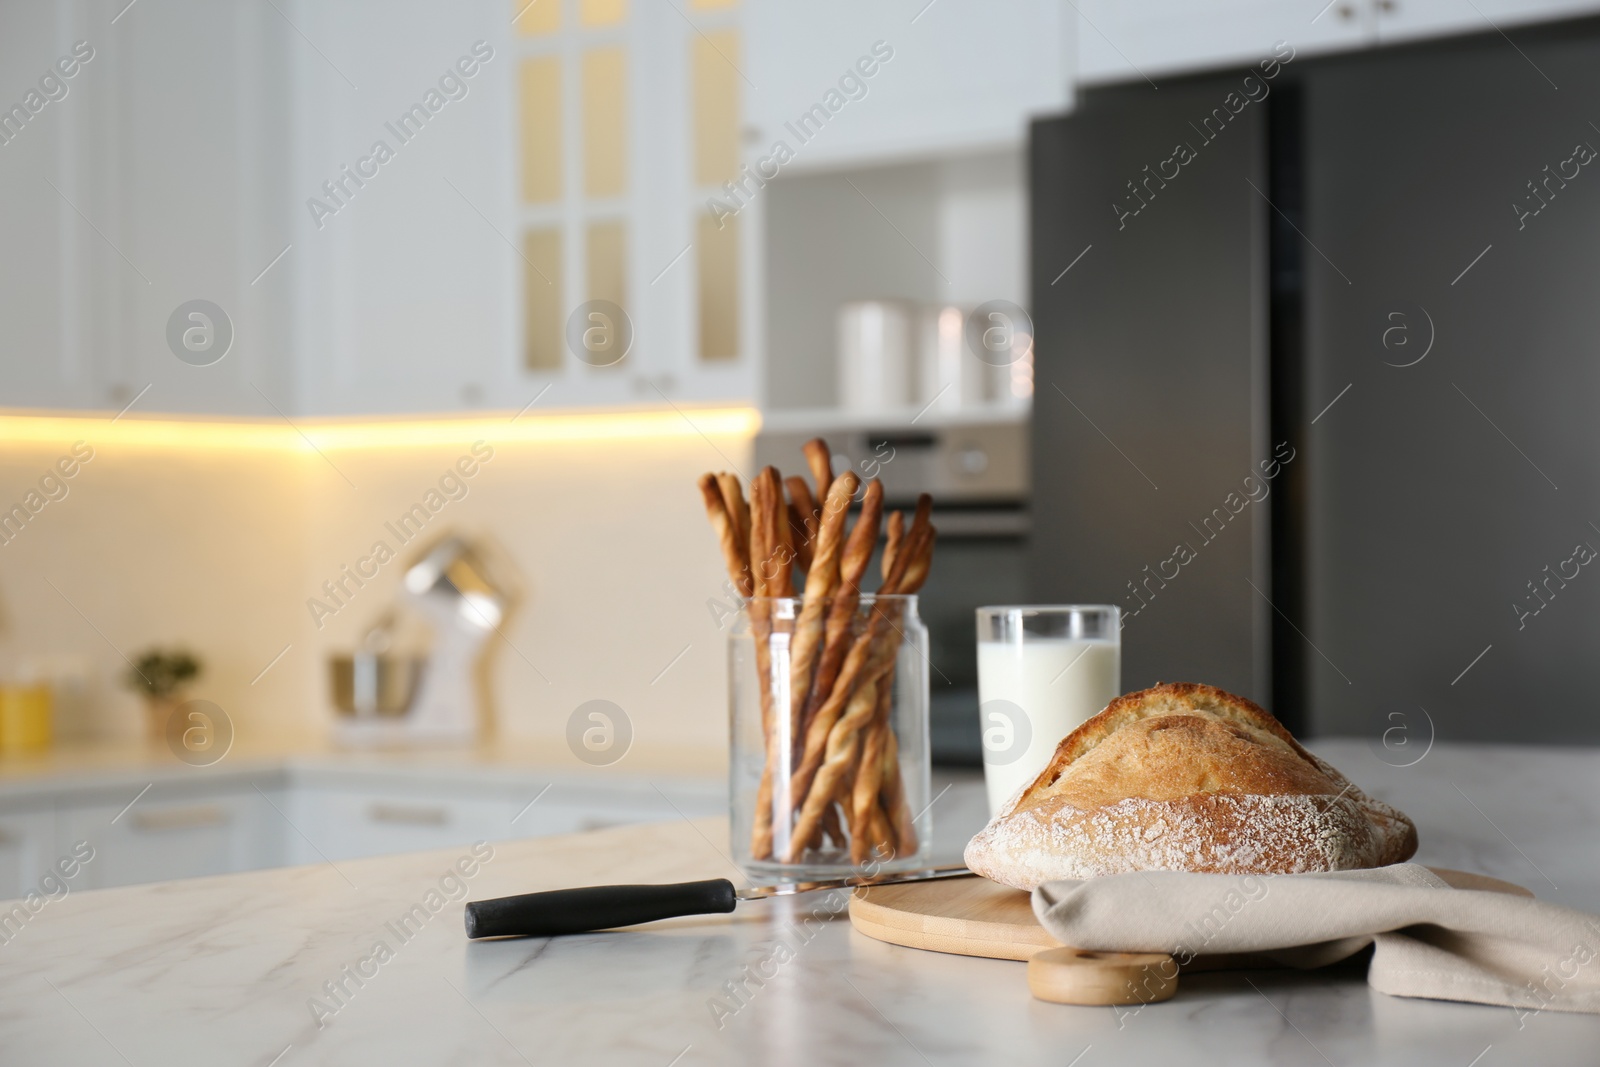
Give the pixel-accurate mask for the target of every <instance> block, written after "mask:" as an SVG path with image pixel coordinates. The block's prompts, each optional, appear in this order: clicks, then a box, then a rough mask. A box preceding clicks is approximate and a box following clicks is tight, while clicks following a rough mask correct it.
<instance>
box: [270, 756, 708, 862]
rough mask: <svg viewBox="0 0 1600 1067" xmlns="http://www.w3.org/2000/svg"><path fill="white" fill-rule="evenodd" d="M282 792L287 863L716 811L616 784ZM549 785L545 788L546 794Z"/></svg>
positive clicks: (670, 794)
mask: <svg viewBox="0 0 1600 1067" xmlns="http://www.w3.org/2000/svg"><path fill="white" fill-rule="evenodd" d="M325 777H326V776H323V775H319V776H318V778H319V781H318V782H316V783H311V782H298V783H296V784H294V785H293V786H292V787H291V788H290V789H289V790H288V806H287V808H286V812H285V813H286V814H287V816H288V821H289V822H291V823H292V824H293V826H292V829H291V831H290V833H289V836H288V838H287V854H288V860H287V862H290V863H318V862H323V861H326V860H332V861H333V862H335V863H337V862H338V861H340V860H344V859H355V858H358V857H362V856H379V855H386V854H389V853H395V852H416V851H421V850H424V849H441V848H457V847H466V846H469V845H471V844H472V843H473V842H474V841H501V840H506V839H508V838H518V837H543V836H546V835H549V834H573V833H586V832H588V831H590V830H603V829H607V828H609V827H612V826H626V825H631V824H633V823H641V822H661V821H665V820H670V819H679V818H684V817H688V818H702V817H705V816H708V815H719V814H722V813H723V812H724V811H725V810H726V808H727V805H726V802H725V798H724V796H723V795H722V793H721V792H720V791H719V790H714V789H713V790H706V789H693V788H690V789H686V788H684V787H682V786H681V785H673V784H668V785H666V786H665V787H664V788H663V790H662V791H658V790H657V787H655V786H651V785H649V784H648V783H642V782H635V781H620V782H617V783H615V784H613V785H603V784H598V783H586V782H574V781H570V780H561V781H554V782H552V781H549V780H544V781H540V780H538V779H537V778H533V777H530V779H529V781H528V782H527V783H526V784H524V785H518V786H504V785H497V786H495V787H493V788H488V789H481V790H464V789H462V787H461V786H460V785H438V784H434V785H428V784H421V783H413V784H408V785H404V786H401V785H395V784H379V785H363V784H361V783H360V782H359V781H358V780H355V779H350V780H347V781H346V782H345V783H342V784H336V785H330V784H325V782H324V781H322V779H324V778H325ZM547 787H548V788H547Z"/></svg>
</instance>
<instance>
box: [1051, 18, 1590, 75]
mask: <svg viewBox="0 0 1600 1067" xmlns="http://www.w3.org/2000/svg"><path fill="white" fill-rule="evenodd" d="M1075 6H1076V9H1077V12H1078V15H1077V22H1078V29H1077V38H1078V56H1077V59H1078V78H1079V82H1080V83H1081V84H1084V85H1100V84H1107V83H1113V82H1131V83H1139V82H1145V81H1148V82H1150V83H1151V84H1155V85H1159V84H1160V82H1161V80H1162V78H1163V77H1165V76H1168V75H1176V74H1189V73H1193V72H1197V71H1205V70H1222V69H1226V68H1229V67H1244V66H1249V65H1252V64H1254V63H1256V62H1259V61H1260V60H1262V59H1264V58H1266V57H1268V56H1269V55H1271V54H1272V53H1273V50H1274V47H1275V46H1278V45H1279V42H1282V43H1283V45H1285V46H1287V47H1288V48H1292V49H1293V50H1294V55H1295V56H1296V58H1298V57H1300V56H1314V55H1324V54H1328V53H1331V52H1343V51H1355V50H1357V49H1363V48H1370V47H1373V46H1375V45H1387V44H1401V43H1405V42H1409V41H1417V40H1424V39H1427V38H1432V37H1447V36H1451V35H1456V34H1467V33H1486V32H1494V30H1495V29H1496V28H1510V27H1513V26H1520V25H1525V24H1528V23H1534V22H1543V21H1551V20H1555V19H1561V18H1573V17H1579V16H1583V15H1590V14H1594V13H1595V12H1597V11H1600V3H1597V2H1596V0H1292V2H1288V3H1285V2H1283V0H1209V2H1206V3H1192V2H1190V3H1186V2H1184V0H1080V2H1079V3H1077V4H1076V5H1075Z"/></svg>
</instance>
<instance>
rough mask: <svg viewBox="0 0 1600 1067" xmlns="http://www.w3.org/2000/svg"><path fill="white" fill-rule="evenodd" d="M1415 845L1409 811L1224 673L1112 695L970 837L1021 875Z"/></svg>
mask: <svg viewBox="0 0 1600 1067" xmlns="http://www.w3.org/2000/svg"><path fill="white" fill-rule="evenodd" d="M1416 849H1417V832H1416V828H1415V827H1414V826H1413V825H1412V823H1411V820H1409V819H1407V818H1406V817H1405V816H1404V815H1402V814H1401V813H1400V812H1398V811H1396V810H1395V809H1394V808H1392V807H1390V806H1389V805H1387V804H1384V803H1382V802H1381V801H1377V800H1374V799H1372V798H1371V797H1369V796H1367V795H1366V794H1365V793H1363V792H1361V790H1359V789H1357V788H1356V787H1355V786H1354V785H1352V784H1351V783H1350V782H1349V781H1348V780H1347V779H1346V778H1345V777H1344V776H1343V775H1342V774H1340V773H1339V772H1338V771H1336V770H1334V769H1333V768H1332V767H1331V766H1329V765H1328V764H1327V763H1326V762H1324V761H1323V760H1321V759H1318V758H1317V757H1316V756H1314V755H1312V754H1311V753H1310V752H1307V751H1306V750H1305V749H1304V748H1302V747H1301V746H1300V744H1299V743H1298V742H1296V741H1295V739H1294V738H1293V737H1292V736H1290V734H1289V732H1288V731H1287V730H1285V729H1284V728H1283V726H1282V725H1280V724H1279V722H1278V721H1277V720H1276V719H1274V718H1273V717H1272V716H1271V715H1269V714H1268V713H1267V712H1266V711H1264V710H1263V709H1261V708H1260V707H1258V706H1257V705H1255V704H1253V703H1251V702H1250V701H1248V700H1245V699H1244V698H1243V697H1238V696H1234V695H1233V694H1231V693H1227V692H1224V691H1223V690H1221V689H1217V688H1216V687H1214V686H1209V685H1197V684H1194V683H1189V682H1180V683H1172V684H1167V685H1158V686H1156V687H1154V688H1153V689H1146V690H1143V691H1141V692H1138V693H1129V694H1127V695H1126V696H1122V697H1118V698H1117V699H1116V700H1113V701H1112V702H1111V703H1110V704H1109V705H1107V707H1106V709H1105V710H1104V711H1102V712H1101V713H1100V714H1098V715H1096V716H1095V717H1094V718H1092V719H1090V720H1089V721H1088V722H1086V723H1084V724H1083V725H1082V726H1080V727H1078V729H1076V730H1074V731H1073V732H1072V733H1071V734H1069V735H1067V737H1065V738H1064V739H1063V740H1062V741H1061V744H1060V745H1058V746H1057V748H1056V753H1055V756H1054V758H1052V759H1051V761H1050V763H1049V764H1048V765H1047V766H1046V767H1045V769H1044V770H1043V771H1042V772H1041V773H1040V774H1039V776H1038V777H1037V778H1035V779H1034V780H1033V782H1032V783H1030V784H1029V785H1028V786H1027V787H1026V788H1024V789H1022V790H1020V791H1019V792H1018V793H1017V795H1016V796H1014V797H1013V798H1012V799H1011V800H1010V801H1009V802H1008V803H1007V804H1006V806H1005V807H1004V808H1003V809H1002V810H1001V811H1000V813H999V814H998V815H996V816H995V818H994V819H993V820H992V821H991V822H990V823H989V825H988V826H987V827H985V828H984V829H983V831H982V832H980V833H979V834H978V835H977V836H976V837H974V838H973V839H972V841H971V842H970V843H969V844H968V845H967V849H966V862H967V866H968V867H970V868H972V870H974V871H976V872H977V873H979V874H982V875H984V876H985V877H988V878H991V879H993V880H995V881H997V882H1001V883H1003V884H1005V885H1011V886H1015V887H1016V888H1018V889H1029V890H1031V889H1033V888H1034V886H1036V885H1038V884H1039V883H1041V882H1047V881H1051V880H1054V879H1058V878H1092V877H1095V876H1097V875H1102V874H1118V873H1123V872H1127V871H1142V870H1169V871H1201V872H1207V873H1216V874H1297V873H1304V872H1310V871H1343V870H1351V869H1355V868H1360V867H1379V866H1385V865H1387V864H1390V863H1399V862H1402V861H1403V860H1406V859H1409V858H1410V857H1411V855H1412V854H1413V853H1415V852H1416Z"/></svg>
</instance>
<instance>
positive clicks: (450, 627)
mask: <svg viewBox="0 0 1600 1067" xmlns="http://www.w3.org/2000/svg"><path fill="white" fill-rule="evenodd" d="M401 584H402V594H401V595H402V601H403V603H405V604H406V605H408V606H410V607H412V608H414V609H415V610H416V611H417V613H418V614H419V615H421V616H422V617H423V618H424V619H425V620H426V621H427V622H428V624H429V626H430V627H431V629H432V631H433V644H432V648H431V650H430V652H429V655H428V657H427V660H426V662H425V663H419V662H418V661H416V660H398V661H397V660H396V659H395V658H394V657H391V656H389V655H388V653H387V648H388V644H389V640H388V631H389V629H390V628H391V627H392V625H393V622H394V614H393V612H390V613H388V614H386V615H385V616H384V618H383V619H382V620H380V622H379V623H378V624H377V625H376V626H375V627H374V628H373V630H372V632H371V633H369V634H368V635H367V638H366V640H365V642H364V647H363V649H362V651H359V652H357V653H355V654H354V655H353V656H349V657H336V658H335V659H334V661H333V681H334V699H335V704H336V705H338V707H339V710H340V711H341V712H342V713H343V714H342V715H341V717H340V719H339V721H338V722H337V723H336V724H335V727H334V732H335V737H336V738H337V739H338V740H339V741H340V742H342V743H345V744H350V745H363V746H368V745H390V744H408V743H410V744H414V743H423V744H429V743H432V744H450V743H457V744H460V743H467V742H471V741H474V740H476V739H477V738H478V735H479V733H480V731H481V728H482V723H481V721H480V714H479V701H478V698H477V686H476V682H475V680H474V677H473V675H474V672H475V670H476V667H477V664H478V660H479V657H480V656H481V654H482V652H483V646H484V644H485V642H487V641H488V639H489V637H490V636H491V635H492V634H493V633H495V631H496V630H498V628H499V626H500V623H501V621H502V620H503V619H504V618H505V613H506V609H507V607H508V603H509V598H508V596H507V595H506V593H505V592H504V591H503V590H502V589H501V588H500V587H499V586H498V585H496V584H495V583H494V581H493V580H492V579H491V577H490V576H489V573H488V570H487V569H486V568H485V566H484V564H483V561H482V559H481V558H480V557H479V555H478V553H477V552H476V551H474V549H473V548H472V546H471V545H470V544H468V543H467V542H466V541H465V540H464V539H462V538H461V537H458V536H456V535H453V534H452V535H450V536H447V537H445V538H444V539H443V540H441V541H439V542H438V543H437V544H436V545H434V546H433V547H432V548H431V549H429V550H428V552H427V554H426V555H424V556H423V557H422V558H421V559H420V560H418V561H417V562H416V563H414V564H412V565H411V566H410V567H409V568H408V569H407V570H406V572H405V576H404V579H403V581H402V583H401ZM418 668H420V670H419V669H418ZM419 674H420V677H421V685H420V688H417V689H416V692H415V695H414V696H412V695H411V692H410V690H411V689H412V687H413V686H414V685H415V683H416V679H417V677H418V675H419ZM386 681H392V682H393V684H392V685H389V686H385V685H384V684H382V683H384V682H386Z"/></svg>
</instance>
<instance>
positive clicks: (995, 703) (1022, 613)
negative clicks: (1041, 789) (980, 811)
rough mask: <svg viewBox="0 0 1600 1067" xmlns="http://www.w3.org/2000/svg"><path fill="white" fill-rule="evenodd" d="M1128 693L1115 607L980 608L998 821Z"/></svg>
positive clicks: (987, 747) (987, 766)
mask: <svg viewBox="0 0 1600 1067" xmlns="http://www.w3.org/2000/svg"><path fill="white" fill-rule="evenodd" d="M1121 692H1122V622H1121V616H1120V613H1119V611H1118V609H1117V608H1116V607H1115V606H1114V605H1101V604H1040V605H1028V604H1023V605H1010V606H1002V607H988V608H979V609H978V703H979V712H978V713H979V716H980V718H981V719H982V727H983V777H984V782H985V784H986V785H987V786H988V790H989V814H990V816H991V817H992V816H993V815H995V814H996V813H997V812H999V810H1000V808H1001V807H1002V806H1003V805H1004V804H1005V802H1006V801H1008V800H1010V799H1011V796H1012V794H1014V793H1016V792H1017V790H1019V789H1021V788H1022V787H1023V786H1024V785H1026V784H1028V783H1029V782H1031V781H1033V779H1034V778H1035V777H1037V776H1038V774H1039V772H1040V771H1042V770H1044V768H1045V764H1047V763H1049V762H1050V757H1051V756H1052V755H1054V754H1055V751H1056V745H1058V744H1059V743H1060V742H1061V739H1062V738H1063V737H1066V736H1067V735H1068V734H1070V733H1071V732H1072V731H1073V730H1076V729H1077V728H1078V727H1079V726H1081V725H1082V724H1083V723H1084V722H1085V721H1086V720H1088V719H1090V718H1093V717H1094V716H1095V715H1097V714H1099V712H1100V711H1101V710H1102V709H1103V708H1104V707H1105V706H1106V705H1107V704H1109V703H1110V702H1111V701H1112V699H1113V698H1115V697H1116V696H1118V695H1119V694H1120V693H1121Z"/></svg>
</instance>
